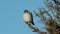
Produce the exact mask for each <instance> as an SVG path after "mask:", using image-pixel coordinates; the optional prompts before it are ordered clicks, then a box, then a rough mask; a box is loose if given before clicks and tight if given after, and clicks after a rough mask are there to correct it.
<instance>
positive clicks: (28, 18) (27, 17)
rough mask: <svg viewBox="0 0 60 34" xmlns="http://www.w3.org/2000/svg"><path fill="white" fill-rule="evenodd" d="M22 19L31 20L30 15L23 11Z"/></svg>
mask: <svg viewBox="0 0 60 34" xmlns="http://www.w3.org/2000/svg"><path fill="white" fill-rule="evenodd" d="M24 20H25V21H31V16H30V14H29V13H25V14H24Z"/></svg>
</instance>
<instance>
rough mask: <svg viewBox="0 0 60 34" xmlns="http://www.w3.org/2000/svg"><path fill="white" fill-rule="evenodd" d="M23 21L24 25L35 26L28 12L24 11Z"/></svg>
mask: <svg viewBox="0 0 60 34" xmlns="http://www.w3.org/2000/svg"><path fill="white" fill-rule="evenodd" d="M23 18H24V21H25V23H26V24H28V25H31V24H32V25H35V24H34V22H33V15H32V13H31V12H29V11H28V10H24V16H23Z"/></svg>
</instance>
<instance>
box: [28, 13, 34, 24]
mask: <svg viewBox="0 0 60 34" xmlns="http://www.w3.org/2000/svg"><path fill="white" fill-rule="evenodd" d="M29 13H30V12H29ZM30 15H31V23H32V25H35V24H34V22H33V15H32V13H30Z"/></svg>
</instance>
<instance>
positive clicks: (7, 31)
mask: <svg viewBox="0 0 60 34" xmlns="http://www.w3.org/2000/svg"><path fill="white" fill-rule="evenodd" d="M40 7H46V6H45V5H44V3H43V0H0V34H37V33H34V32H32V30H31V29H30V28H28V26H27V25H26V24H25V22H24V20H23V12H24V10H25V9H27V10H29V11H30V12H32V13H33V11H34V10H35V11H36V12H38V9H39V8H40ZM33 14H34V13H33ZM33 17H34V22H35V23H36V26H38V27H41V26H42V27H44V26H43V25H42V24H40V23H37V21H38V20H39V19H36V17H35V16H33ZM40 29H41V30H42V28H40Z"/></svg>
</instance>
